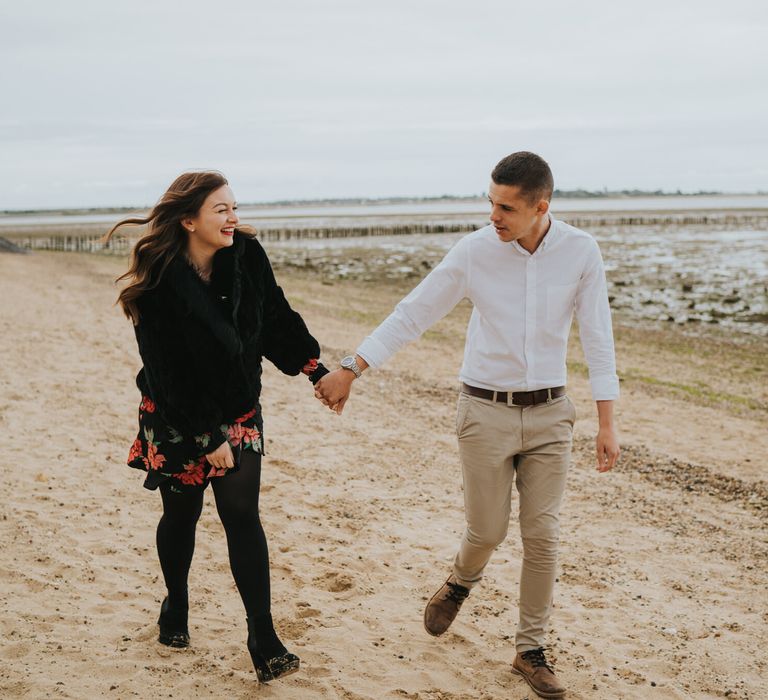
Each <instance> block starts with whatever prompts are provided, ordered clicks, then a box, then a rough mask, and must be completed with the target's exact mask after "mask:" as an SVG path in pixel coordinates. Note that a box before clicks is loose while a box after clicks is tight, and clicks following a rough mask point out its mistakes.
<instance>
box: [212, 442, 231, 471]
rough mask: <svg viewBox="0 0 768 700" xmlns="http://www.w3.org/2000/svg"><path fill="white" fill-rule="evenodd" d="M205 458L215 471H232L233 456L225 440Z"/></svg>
mask: <svg viewBox="0 0 768 700" xmlns="http://www.w3.org/2000/svg"><path fill="white" fill-rule="evenodd" d="M205 458H206V459H207V460H208V463H209V464H210V465H211V466H212V467H215V468H216V469H232V467H234V466H235V456H234V455H233V454H232V448H231V447H230V446H229V443H228V442H227V441H226V440H225V441H224V442H222V443H221V445H219V446H218V447H217V448H216V449H215V450H214V451H213V452H209V453H208V454H207V455H205Z"/></svg>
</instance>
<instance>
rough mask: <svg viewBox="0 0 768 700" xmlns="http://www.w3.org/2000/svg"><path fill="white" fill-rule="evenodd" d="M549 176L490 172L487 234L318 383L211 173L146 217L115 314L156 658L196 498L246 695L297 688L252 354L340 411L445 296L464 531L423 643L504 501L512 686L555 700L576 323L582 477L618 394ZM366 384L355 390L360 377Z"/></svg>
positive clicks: (588, 273)
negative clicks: (132, 395)
mask: <svg viewBox="0 0 768 700" xmlns="http://www.w3.org/2000/svg"><path fill="white" fill-rule="evenodd" d="M553 189H554V182H553V177H552V173H551V171H550V168H549V166H548V165H547V163H546V162H545V161H544V160H543V159H542V158H541V157H539V156H537V155H536V154H533V153H529V152H525V151H522V152H517V153H513V154H511V155H509V156H507V157H505V158H503V159H502V160H501V161H500V162H499V163H498V164H497V165H496V167H495V168H494V170H493V172H492V174H491V184H490V187H489V192H488V199H489V205H490V225H488V226H486V227H484V228H481V229H480V230H478V231H475V232H473V233H470V234H468V235H466V236H464V237H463V238H461V239H460V240H459V241H458V242H457V243H456V244H455V245H454V246H453V248H452V249H451V250H450V251H449V252H448V253H447V255H446V256H445V258H444V259H443V260H442V261H441V262H440V264H439V265H438V266H437V267H435V269H434V270H432V272H430V274H429V275H427V277H425V278H424V280H423V281H422V282H421V283H420V284H419V285H418V286H417V287H416V288H415V289H414V290H413V291H412V292H411V293H410V294H408V296H406V297H405V298H404V299H403V300H402V301H401V302H400V303H399V304H398V305H397V306H396V308H395V309H394V311H393V312H392V313H391V314H390V316H389V317H388V318H387V319H385V320H384V322H383V323H381V325H379V326H378V327H377V328H376V329H375V330H373V331H372V333H371V334H370V335H369V336H368V337H367V338H365V339H364V340H363V341H362V343H361V344H360V346H359V347H358V348H357V350H356V351H355V352H354V353H353V354H350V355H348V356H347V357H345V358H344V359H343V360H341V363H340V366H339V367H338V368H337V369H335V370H334V371H331V372H328V370H327V369H326V368H325V367H324V366H323V365H322V364H320V363H319V362H318V358H319V356H320V347H319V345H318V342H317V341H316V340H315V339H314V338H313V337H312V335H311V334H310V333H309V331H308V330H307V327H306V325H305V323H304V321H303V320H302V318H301V316H300V315H299V314H298V313H296V312H295V311H294V310H293V309H291V307H290V305H289V303H288V301H287V300H286V298H285V296H284V295H283V292H282V290H281V288H280V287H279V286H278V284H277V282H276V281H275V277H274V274H273V272H272V268H271V266H270V264H269V261H268V259H267V256H266V253H265V252H264V249H263V248H262V247H261V245H260V244H259V242H258V240H257V239H256V238H255V236H254V235H253V232H252V231H250V230H249V229H248V228H247V227H243V226H240V225H239V220H238V216H237V213H236V209H237V206H236V203H235V199H234V195H233V193H232V190H231V189H230V187H229V184H228V183H227V181H226V180H225V179H224V177H223V176H222V175H221V174H219V173H215V172H194V173H185V174H183V175H181V176H180V177H178V178H177V179H176V180H175V181H174V182H173V183H172V185H171V186H170V188H169V189H168V190H167V191H166V193H165V194H164V195H163V197H162V198H161V199H160V201H159V202H158V204H157V205H156V206H155V207H154V208H153V209H152V211H151V212H150V213H149V214H148V216H147V217H144V218H131V219H125V220H123V221H121V222H119V223H118V224H116V225H115V226H114V227H113V229H112V230H111V231H110V232H109V234H107V240H108V238H109V237H110V236H111V235H112V234H113V233H114V232H115V230H117V229H118V228H119V227H120V226H122V225H125V224H138V225H148V228H147V231H146V233H145V234H144V235H143V236H142V237H141V238H140V239H139V241H138V242H137V244H136V246H135V248H134V251H133V256H132V259H131V264H130V268H129V270H128V271H127V272H126V273H125V274H124V275H123V276H122V277H121V278H119V279H124V280H127V282H128V284H127V286H126V287H124V289H123V290H122V291H121V292H120V295H119V298H118V301H119V303H120V305H121V306H122V308H123V310H124V312H125V313H126V315H127V316H128V317H129V318H130V319H131V321H132V322H133V324H134V329H135V332H136V338H137V341H138V345H139V351H140V355H141V358H142V362H143V367H142V369H141V370H140V372H139V374H138V376H137V385H138V388H139V390H140V391H141V395H142V400H141V405H140V408H139V431H138V435H137V437H136V439H135V441H134V443H133V445H132V447H131V450H130V454H129V458H128V463H129V465H130V466H132V467H135V468H138V469H142V470H144V471H146V473H147V476H146V479H145V482H144V485H145V486H146V487H147V488H150V489H159V490H160V495H161V498H162V502H163V515H162V517H161V519H160V522H159V524H158V527H157V549H158V555H159V559H160V565H161V568H162V571H163V577H164V579H165V584H166V588H167V595H166V597H165V599H164V600H163V603H162V606H161V609H160V617H159V621H158V622H159V629H160V633H159V641H160V642H161V643H163V644H167V645H169V646H175V647H185V646H188V645H189V632H188V624H187V617H188V609H189V595H188V590H187V576H188V573H189V568H190V564H191V561H192V555H193V552H194V544H195V526H196V523H197V520H198V518H199V516H200V512H201V510H202V505H203V493H204V490H205V488H206V486H207V485H208V483H210V484H211V486H212V489H213V493H214V498H215V501H216V508H217V511H218V513H219V516H220V518H221V521H222V524H223V525H224V529H225V532H226V538H227V545H228V551H229V560H230V565H231V568H232V573H233V576H234V580H235V583H236V585H237V588H238V590H239V592H240V595H241V597H242V600H243V604H244V607H245V610H246V615H247V625H248V641H247V646H248V650H249V652H250V654H251V658H252V660H253V663H254V667H255V670H256V673H257V676H258V678H259V680H260V681H261V682H266V681H269V680H273V679H276V678H278V677H281V676H284V675H287V674H289V673H292V672H295V671H297V670H298V668H299V659H298V657H297V656H295V655H294V654H292V653H290V652H289V651H288V650H287V649H286V648H285V646H284V645H283V644H282V642H281V641H280V639H279V637H278V635H277V633H276V631H275V628H274V626H273V622H272V617H271V614H270V580H269V557H268V550H267V542H266V538H265V536H264V531H263V529H262V526H261V522H260V519H259V506H258V503H259V485H260V477H261V457H262V453H263V438H262V432H263V421H262V414H261V407H260V405H259V395H260V391H261V361H262V358H263V357H266V358H267V359H268V360H270V361H271V362H273V363H274V364H275V365H276V366H277V367H278V369H280V370H281V371H282V372H284V373H286V374H289V375H297V374H299V373H302V372H303V373H304V374H307V375H308V376H309V377H310V379H311V380H312V381H313V383H314V385H315V396H316V397H317V398H318V399H319V400H321V401H322V402H323V403H324V404H325V405H326V406H328V407H329V408H330V409H332V410H334V411H336V412H337V413H341V412H342V411H343V409H344V407H345V404H346V402H347V400H348V398H349V396H350V391H351V388H352V384H353V383H354V382H355V381H357V380H359V379H360V377H361V375H362V374H363V373H364V372H366V371H370V370H369V368H370V369H375V368H377V367H380V366H381V365H382V364H383V363H385V362H386V361H387V359H389V358H390V357H391V356H392V355H393V354H394V353H396V352H397V351H398V350H399V349H400V348H401V347H403V346H404V345H405V344H406V343H408V342H410V341H413V340H415V339H417V338H418V337H419V336H420V335H421V334H422V333H423V332H424V331H426V330H427V329H428V328H429V327H430V326H431V325H432V324H434V323H435V322H437V321H438V320H440V319H441V318H442V317H443V316H445V315H446V314H447V313H448V312H450V311H451V309H453V308H454V307H455V306H456V304H458V303H459V302H460V301H461V300H462V299H464V298H467V299H469V300H470V301H471V302H472V304H473V310H472V315H471V318H470V321H469V325H468V328H467V337H466V345H465V350H464V360H463V364H462V366H461V370H460V374H459V379H460V382H461V384H460V392H459V397H458V409H457V410H458V414H457V420H456V426H457V435H458V445H459V455H460V460H461V465H462V473H463V486H464V505H465V514H466V528H465V531H464V534H463V536H462V537H461V541H460V543H459V546H458V551H457V553H456V557H455V560H454V563H453V568H452V570H451V571H450V572H443V576H445V575H446V574H448V576H447V578H446V579H445V581H444V583H442V585H440V587H439V588H438V589H437V591H436V592H435V594H434V595H433V596H432V598H431V599H430V600H429V602H428V603H427V606H426V609H425V611H424V627H425V628H426V631H427V632H428V633H429V634H431V635H433V636H439V635H441V634H443V633H444V632H445V631H446V630H447V629H448V627H449V626H450V624H451V623H452V622H453V620H454V619H455V617H456V615H457V614H458V612H459V609H460V608H461V605H462V603H463V602H464V601H465V600H466V598H467V597H468V596H469V595H470V592H471V590H472V588H473V587H474V586H475V585H476V584H477V583H478V582H479V581H480V580H481V578H482V575H483V570H484V568H485V566H486V564H487V563H488V561H489V559H490V556H491V554H492V552H493V550H494V549H495V547H496V546H498V545H499V544H500V543H501V542H502V541H503V540H504V538H505V537H506V534H507V529H508V526H509V519H510V512H511V502H512V487H513V485H514V486H515V487H516V489H517V492H518V497H517V503H518V513H519V516H518V520H519V525H520V535H521V538H522V544H523V561H522V570H521V578H520V592H519V621H518V625H517V631H516V635H515V647H516V655H515V658H514V660H513V662H512V670H513V671H514V672H515V673H517V674H518V675H520V676H522V677H523V678H524V679H525V680H526V681H527V682H528V684H529V685H530V686H531V688H532V689H533V690H534V691H535V692H536V693H537V694H538V695H539V696H541V697H545V698H560V697H563V696H564V695H565V692H566V689H565V687H564V685H563V683H562V682H561V681H560V680H558V678H557V676H556V675H555V672H554V670H553V668H552V666H551V664H550V662H549V661H548V660H547V657H546V654H545V634H546V629H545V628H546V626H547V622H548V619H549V614H550V609H551V604H552V595H553V589H554V583H555V576H556V566H557V550H558V537H559V510H560V503H561V501H562V497H563V493H564V490H565V484H566V476H567V472H568V466H569V463H570V455H571V446H572V437H573V424H574V420H575V409H574V406H573V403H572V402H571V400H570V398H569V397H568V396H567V395H566V392H565V380H566V350H567V343H568V334H569V330H570V326H571V321H572V318H573V314H574V312H575V314H576V317H577V319H578V322H579V332H580V338H581V343H582V346H583V349H584V354H585V357H586V360H587V364H588V367H589V380H590V384H591V388H592V396H593V399H594V400H595V402H596V406H597V413H598V419H599V430H598V434H597V439H596V449H597V470H598V471H601V472H604V471H608V470H610V469H611V468H612V467H613V466H614V464H615V463H616V460H617V458H618V455H619V445H618V440H617V436H616V431H615V428H614V421H613V402H614V401H615V400H616V399H617V398H618V396H619V381H618V377H617V375H616V365H615V358H614V349H613V334H612V329H611V317H610V308H609V304H608V294H607V288H606V282H605V273H604V268H603V262H602V258H601V255H600V251H599V249H598V246H597V243H596V242H595V240H594V239H593V238H592V237H591V236H590V235H589V234H587V233H585V232H583V231H580V230H578V229H576V228H574V227H572V226H569V225H567V224H565V223H563V222H562V221H558V220H556V219H554V218H553V217H552V216H551V215H550V211H549V204H550V199H551V196H552V192H553ZM362 381H364V379H363V380H362Z"/></svg>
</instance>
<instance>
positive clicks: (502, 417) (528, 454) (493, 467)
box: [454, 392, 576, 653]
mask: <svg viewBox="0 0 768 700" xmlns="http://www.w3.org/2000/svg"><path fill="white" fill-rule="evenodd" d="M575 417H576V411H575V409H574V406H573V403H572V402H571V400H570V399H569V398H568V397H567V396H561V397H560V398H557V399H554V400H553V401H552V402H551V403H542V404H537V405H536V406H508V405H506V404H503V403H498V402H492V401H490V400H488V399H481V398H478V397H476V396H470V395H469V394H465V393H464V392H461V393H460V394H459V401H458V410H457V416H456V432H457V435H458V439H459V456H460V458H461V465H462V473H463V478H464V509H465V514H466V519H467V527H466V530H465V532H464V535H463V536H462V538H461V544H460V547H459V552H458V554H457V555H456V559H455V561H454V575H455V576H456V579H457V581H458V583H460V584H461V585H463V586H466V587H467V588H471V587H472V586H473V585H475V584H476V583H477V582H478V581H479V580H480V579H481V578H482V575H483V570H484V569H485V566H486V564H487V563H488V560H489V559H490V558H491V554H492V553H493V550H494V549H495V548H496V547H497V546H498V545H499V544H501V543H502V542H503V541H504V539H505V538H506V536H507V530H508V528H509V516H510V510H511V498H512V485H513V483H514V485H515V486H516V487H517V492H518V505H519V523H520V535H521V537H522V541H523V565H522V572H521V576H520V602H519V610H520V620H519V623H518V626H517V633H516V635H515V647H516V649H517V651H518V652H520V653H522V652H524V651H528V650H529V649H535V648H537V647H540V646H543V645H544V636H545V627H546V625H547V622H548V620H549V614H550V610H551V607H552V592H553V590H554V586H555V576H556V567H557V549H558V539H559V529H560V528H559V515H560V503H561V502H562V498H563V492H564V491H565V481H566V476H567V473H568V466H569V464H570V460H571V446H572V443H573V423H574V420H575Z"/></svg>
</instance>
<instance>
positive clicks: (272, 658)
mask: <svg viewBox="0 0 768 700" xmlns="http://www.w3.org/2000/svg"><path fill="white" fill-rule="evenodd" d="M247 622H248V651H249V652H250V653H251V660H252V661H253V667H254V668H255V669H256V675H257V676H258V678H259V682H260V683H266V682H267V681H273V680H275V679H276V678H280V677H281V676H287V675H289V674H291V673H296V671H298V670H299V657H298V656H296V655H295V654H291V653H289V652H288V651H287V650H286V648H285V647H284V646H283V644H282V642H281V641H280V640H279V639H278V637H277V634H276V633H275V628H274V627H273V625H272V616H271V615H269V614H267V615H259V616H258V617H254V618H250V617H249V618H247Z"/></svg>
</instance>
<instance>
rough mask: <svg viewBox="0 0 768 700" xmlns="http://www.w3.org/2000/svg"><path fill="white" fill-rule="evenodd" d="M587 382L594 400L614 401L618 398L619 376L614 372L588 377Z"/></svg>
mask: <svg viewBox="0 0 768 700" xmlns="http://www.w3.org/2000/svg"><path fill="white" fill-rule="evenodd" d="M589 384H590V386H591V387H592V398H593V400H595V401H615V400H616V399H618V398H619V378H618V376H617V375H615V374H606V375H603V376H601V377H590V378H589Z"/></svg>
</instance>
